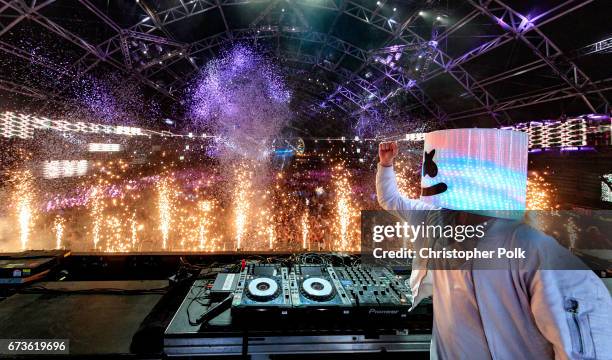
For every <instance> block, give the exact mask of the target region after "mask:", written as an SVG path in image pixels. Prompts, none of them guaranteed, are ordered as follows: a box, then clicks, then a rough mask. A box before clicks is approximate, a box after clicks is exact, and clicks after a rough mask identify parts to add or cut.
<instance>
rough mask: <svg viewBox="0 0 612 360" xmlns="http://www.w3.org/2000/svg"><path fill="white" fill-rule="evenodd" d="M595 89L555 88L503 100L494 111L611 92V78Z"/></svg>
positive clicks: (466, 115)
mask: <svg viewBox="0 0 612 360" xmlns="http://www.w3.org/2000/svg"><path fill="white" fill-rule="evenodd" d="M594 85H596V87H597V88H596V89H591V90H583V91H582V92H581V93H578V92H576V90H575V89H574V87H573V86H565V87H556V88H552V89H547V90H546V91H543V92H538V93H536V94H531V95H519V96H515V97H513V98H509V99H505V100H503V101H500V102H499V103H497V104H496V105H495V108H494V110H495V111H502V110H509V109H516V108H521V107H526V106H531V105H536V104H542V103H546V102H551V101H557V100H562V99H568V98H575V97H582V96H583V95H588V94H593V93H596V92H600V91H610V90H612V78H607V79H605V80H601V81H596V82H595V83H594ZM486 112H487V110H486V109H483V108H480V109H475V110H469V111H463V112H458V113H454V114H451V115H450V119H451V120H459V119H465V118H470V117H474V116H479V115H483V114H486Z"/></svg>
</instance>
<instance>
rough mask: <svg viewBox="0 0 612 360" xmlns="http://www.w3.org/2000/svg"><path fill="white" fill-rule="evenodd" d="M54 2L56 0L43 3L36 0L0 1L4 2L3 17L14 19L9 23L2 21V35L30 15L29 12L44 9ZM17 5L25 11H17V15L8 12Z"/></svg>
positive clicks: (1, 9)
mask: <svg viewBox="0 0 612 360" xmlns="http://www.w3.org/2000/svg"><path fill="white" fill-rule="evenodd" d="M54 2H55V0H47V1H43V2H41V3H37V1H36V0H30V1H29V2H27V1H25V0H10V1H5V0H2V1H0V3H2V7H0V14H2V18H5V17H6V18H8V19H12V20H11V21H10V22H9V23H8V24H3V23H2V22H1V21H0V36H2V35H4V34H5V33H7V32H8V31H9V30H11V29H12V28H13V27H15V26H16V25H17V24H19V23H20V22H21V21H22V20H24V19H26V18H27V17H28V14H30V13H31V12H35V11H39V10H42V9H43V8H44V7H46V6H47V5H49V4H52V3H54ZM17 6H19V7H21V8H22V9H24V10H25V12H17V14H16V15H12V16H9V15H7V14H6V13H7V12H8V10H10V9H15V7H17ZM13 11H14V10H13Z"/></svg>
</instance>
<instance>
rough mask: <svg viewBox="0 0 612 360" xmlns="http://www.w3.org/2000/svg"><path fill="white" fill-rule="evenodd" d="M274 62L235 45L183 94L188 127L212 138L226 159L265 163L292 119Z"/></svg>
mask: <svg viewBox="0 0 612 360" xmlns="http://www.w3.org/2000/svg"><path fill="white" fill-rule="evenodd" d="M279 74H280V72H279V71H278V70H277V69H276V67H275V66H274V65H273V64H272V62H271V61H270V60H269V59H267V58H266V57H264V56H263V55H262V54H260V53H259V52H257V51H256V50H255V49H253V48H251V47H248V46H245V45H242V44H238V45H235V46H234V47H232V48H230V49H229V50H227V51H225V52H223V54H222V55H221V56H220V57H219V58H217V59H214V60H211V61H210V62H209V63H208V64H207V65H206V66H205V67H204V69H203V70H202V71H201V73H200V74H199V75H198V76H197V77H196V78H195V80H194V82H193V83H192V84H191V85H190V87H189V89H188V91H187V93H188V96H187V101H186V103H187V104H188V108H189V117H190V118H191V121H192V123H191V126H192V127H193V128H196V129H205V130H207V131H212V132H214V133H216V134H217V135H218V136H219V137H220V139H218V140H217V142H218V144H217V145H219V146H221V147H222V148H223V151H224V153H225V154H226V155H239V156H242V157H249V158H251V159H261V158H262V157H263V158H265V157H266V155H267V150H268V148H269V144H270V143H271V141H272V139H273V137H274V136H276V135H277V134H278V133H279V131H280V130H281V129H282V128H283V126H284V125H285V124H286V122H287V120H288V119H289V118H290V116H291V111H290V110H289V100H290V99H291V93H290V91H289V90H288V89H287V87H286V85H285V83H284V81H283V78H282V77H281V76H280V75H279Z"/></svg>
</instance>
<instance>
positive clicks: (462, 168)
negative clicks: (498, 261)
mask: <svg viewBox="0 0 612 360" xmlns="http://www.w3.org/2000/svg"><path fill="white" fill-rule="evenodd" d="M397 154H398V146H397V143H394V142H386V143H381V144H380V145H379V158H380V162H379V164H378V172H377V177H376V190H377V196H378V201H379V203H380V205H381V206H382V207H383V208H384V209H385V210H389V211H391V210H393V211H397V212H398V214H400V216H402V211H405V212H404V213H403V214H404V215H403V216H404V217H406V216H410V215H407V214H409V212H410V211H413V210H424V211H426V212H427V213H440V212H441V211H440V209H449V210H456V211H455V212H456V213H457V214H459V215H460V216H457V218H458V219H462V220H460V221H464V222H467V223H472V224H474V223H486V224H487V226H486V232H485V236H484V237H483V238H481V239H478V240H477V241H478V243H479V244H484V245H485V246H490V245H491V244H495V245H496V246H505V247H516V246H520V247H523V248H526V249H528V254H529V258H528V259H527V260H525V261H521V262H520V266H508V267H506V268H496V269H493V270H491V269H480V268H475V267H474V266H473V264H472V265H468V266H467V267H466V266H465V264H464V266H463V267H461V269H460V270H439V269H437V270H436V268H435V267H433V268H432V267H431V266H429V267H428V266H426V265H425V266H423V264H418V262H419V260H415V261H416V263H413V272H412V275H411V278H410V283H411V288H412V292H413V296H414V302H413V307H414V306H416V305H418V303H419V302H420V301H421V300H422V299H423V298H426V297H428V296H431V295H433V308H434V326H433V337H432V344H431V358H433V359H435V358H440V359H612V325H611V324H612V298H611V297H610V293H609V292H608V290H607V289H606V287H605V286H604V284H603V282H602V281H601V280H600V279H599V278H598V277H597V276H596V275H595V274H594V273H593V272H592V271H590V270H555V269H551V268H554V266H551V267H546V266H544V264H546V263H547V262H548V263H554V262H555V261H557V259H559V258H561V257H563V256H565V255H566V252H567V251H566V249H564V248H562V247H561V246H560V245H559V244H558V243H557V242H556V241H555V240H554V239H552V238H550V237H548V236H547V235H545V234H544V233H542V232H540V231H539V230H536V229H534V228H533V227H531V226H529V225H527V224H525V223H524V222H523V221H522V216H523V214H524V210H525V200H526V187H527V135H526V134H524V133H521V132H516V131H508V130H497V129H452V130H442V131H435V132H432V133H428V134H426V135H425V144H424V156H423V170H422V179H421V185H422V189H421V197H420V199H418V200H416V199H408V198H405V197H403V196H402V195H401V194H400V193H399V191H398V187H397V183H396V179H395V173H394V171H393V161H394V158H395V157H396V156H397ZM478 247H479V248H480V245H478ZM428 268H429V269H430V270H428ZM572 269H573V268H572Z"/></svg>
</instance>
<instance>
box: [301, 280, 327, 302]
mask: <svg viewBox="0 0 612 360" xmlns="http://www.w3.org/2000/svg"><path fill="white" fill-rule="evenodd" d="M302 293H303V294H304V296H306V297H307V298H309V299H311V300H315V301H326V300H329V299H331V298H333V297H334V287H333V286H332V284H331V283H330V282H329V281H328V280H325V279H323V278H320V277H311V278H308V279H306V280H304V281H303V282H302Z"/></svg>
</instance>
